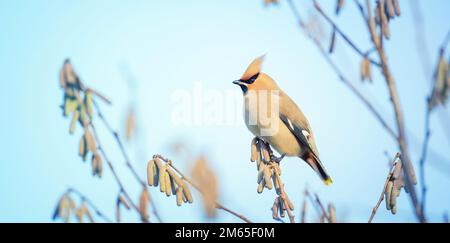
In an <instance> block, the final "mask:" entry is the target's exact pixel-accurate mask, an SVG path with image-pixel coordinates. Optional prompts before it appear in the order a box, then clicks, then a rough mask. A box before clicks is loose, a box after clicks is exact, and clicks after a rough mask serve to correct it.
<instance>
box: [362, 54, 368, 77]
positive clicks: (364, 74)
mask: <svg viewBox="0 0 450 243" xmlns="http://www.w3.org/2000/svg"><path fill="white" fill-rule="evenodd" d="M366 59H367V58H366V57H364V58H363V59H362V60H361V81H364V80H365V79H366V77H367V62H366Z"/></svg>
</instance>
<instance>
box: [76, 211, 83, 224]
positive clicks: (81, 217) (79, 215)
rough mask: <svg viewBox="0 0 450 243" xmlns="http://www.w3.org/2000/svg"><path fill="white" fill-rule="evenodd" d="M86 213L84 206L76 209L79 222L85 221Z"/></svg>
mask: <svg viewBox="0 0 450 243" xmlns="http://www.w3.org/2000/svg"><path fill="white" fill-rule="evenodd" d="M84 213H85V211H84V209H83V207H79V208H77V209H76V211H75V217H76V218H77V220H78V222H79V223H83V222H84V219H83V218H84Z"/></svg>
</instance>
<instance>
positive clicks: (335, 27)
mask: <svg viewBox="0 0 450 243" xmlns="http://www.w3.org/2000/svg"><path fill="white" fill-rule="evenodd" d="M289 2H290V0H289ZM313 2H314V8H315V9H316V10H317V11H318V12H319V13H320V14H321V15H322V17H324V18H325V19H326V20H327V21H328V22H329V23H330V25H331V26H332V27H333V29H334V30H335V31H336V32H337V33H338V34H339V35H340V36H341V37H342V38H343V39H344V40H345V41H346V42H347V43H348V44H349V46H350V47H351V48H353V50H355V51H356V52H357V53H358V54H359V55H360V56H361V57H363V58H366V57H367V58H368V59H369V61H370V62H371V63H372V64H373V65H375V66H377V67H381V64H380V63H378V62H376V61H374V60H372V59H370V58H369V57H368V55H367V53H368V52H363V51H361V49H359V48H358V47H357V46H356V44H355V43H354V42H353V41H351V40H350V38H349V37H348V36H347V35H346V34H345V33H344V32H343V31H342V30H341V29H340V28H339V26H337V24H336V23H335V22H334V21H333V20H332V19H331V18H330V17H329V16H328V15H327V14H326V13H325V12H324V11H323V10H322V8H321V7H320V5H319V4H318V3H317V2H316V1H315V0H313Z"/></svg>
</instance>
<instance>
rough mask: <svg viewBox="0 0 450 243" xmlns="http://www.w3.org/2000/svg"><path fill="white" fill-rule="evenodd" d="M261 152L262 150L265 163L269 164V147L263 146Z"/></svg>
mask: <svg viewBox="0 0 450 243" xmlns="http://www.w3.org/2000/svg"><path fill="white" fill-rule="evenodd" d="M261 150H262V155H263V159H264V162H266V163H267V162H269V161H270V153H269V148H268V147H267V145H265V144H264V145H263V146H261Z"/></svg>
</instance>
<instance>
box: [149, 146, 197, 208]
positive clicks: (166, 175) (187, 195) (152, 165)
mask: <svg viewBox="0 0 450 243" xmlns="http://www.w3.org/2000/svg"><path fill="white" fill-rule="evenodd" d="M163 162H164V163H163ZM171 163H172V162H171V161H170V160H164V159H163V158H161V157H160V156H158V155H155V156H153V159H151V160H150V161H149V162H148V165H147V182H148V185H149V186H152V187H157V186H158V185H159V189H160V191H161V192H162V193H165V194H166V196H167V197H170V196H171V195H175V196H176V202H177V205H178V206H181V205H182V203H183V202H184V203H187V202H189V203H192V202H193V198H192V194H191V190H190V189H189V186H188V184H187V183H186V182H185V181H184V180H183V179H182V178H181V177H180V176H179V175H178V174H177V173H175V171H174V170H173V169H172V168H171Z"/></svg>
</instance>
